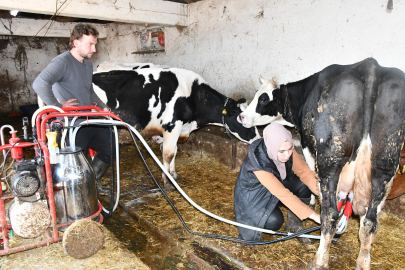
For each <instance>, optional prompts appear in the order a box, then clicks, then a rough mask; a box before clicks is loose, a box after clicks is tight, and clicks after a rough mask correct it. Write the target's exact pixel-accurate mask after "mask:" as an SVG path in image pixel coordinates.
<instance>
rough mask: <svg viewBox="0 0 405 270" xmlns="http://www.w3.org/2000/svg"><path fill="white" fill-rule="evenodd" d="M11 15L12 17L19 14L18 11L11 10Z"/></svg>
mask: <svg viewBox="0 0 405 270" xmlns="http://www.w3.org/2000/svg"><path fill="white" fill-rule="evenodd" d="M10 14H11V16H14V17H15V16H17V14H18V10H10Z"/></svg>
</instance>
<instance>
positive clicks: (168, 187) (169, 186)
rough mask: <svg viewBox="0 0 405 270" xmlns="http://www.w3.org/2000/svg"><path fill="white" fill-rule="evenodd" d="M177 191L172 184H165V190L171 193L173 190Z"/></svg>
mask: <svg viewBox="0 0 405 270" xmlns="http://www.w3.org/2000/svg"><path fill="white" fill-rule="evenodd" d="M175 189H176V188H175V187H174V186H173V185H172V184H171V183H167V184H165V190H166V191H171V190H175Z"/></svg>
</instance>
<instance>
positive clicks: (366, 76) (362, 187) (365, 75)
mask: <svg viewBox="0 0 405 270" xmlns="http://www.w3.org/2000/svg"><path fill="white" fill-rule="evenodd" d="M356 68H357V72H358V74H359V77H360V78H362V80H363V83H364V89H363V136H362V141H361V143H360V146H359V148H358V151H357V159H356V166H355V170H354V176H355V177H354V179H355V180H354V201H353V211H354V213H356V214H358V215H360V216H362V215H364V214H365V213H366V207H367V206H368V204H369V203H370V199H371V154H372V142H371V138H370V134H371V124H372V119H373V115H374V104H375V102H376V97H377V92H378V80H377V78H378V73H379V65H378V63H377V61H376V60H375V59H373V58H368V59H366V60H364V61H362V62H361V63H359V65H358V66H357V67H356Z"/></svg>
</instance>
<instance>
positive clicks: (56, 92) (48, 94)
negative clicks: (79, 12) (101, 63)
mask: <svg viewBox="0 0 405 270" xmlns="http://www.w3.org/2000/svg"><path fill="white" fill-rule="evenodd" d="M92 76H93V66H92V64H91V63H90V61H89V60H87V59H84V61H83V63H81V62H79V61H78V60H77V59H76V58H74V56H73V55H72V54H71V53H70V52H69V51H67V52H64V53H62V54H60V55H58V56H56V57H55V58H54V59H52V61H51V62H50V63H49V65H48V66H47V67H46V68H45V69H44V70H43V71H42V72H41V73H40V74H39V75H38V77H37V78H36V79H35V81H34V83H33V84H32V87H33V88H34V90H35V92H36V93H37V94H38V96H39V97H40V98H41V99H42V100H43V101H44V102H45V104H46V105H54V106H57V107H59V108H62V104H60V103H59V102H58V100H59V101H60V102H65V101H67V100H69V99H73V98H76V99H77V101H78V102H79V105H78V106H92V105H96V106H98V107H100V108H101V109H104V108H105V107H107V106H106V105H105V104H104V103H103V102H102V101H101V100H100V98H99V97H98V96H97V95H96V93H95V92H94V90H93V85H92Z"/></svg>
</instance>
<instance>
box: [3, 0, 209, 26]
mask: <svg viewBox="0 0 405 270" xmlns="http://www.w3.org/2000/svg"><path fill="white" fill-rule="evenodd" d="M163 1H166V2H175V3H180V4H186V5H188V4H192V3H195V2H198V1H202V0H163ZM45 13H46V12H44V14H41V13H40V11H39V12H36V13H28V12H18V14H17V16H12V15H11V14H10V11H9V10H2V9H0V19H13V18H22V19H37V20H49V19H52V20H54V21H57V22H60V23H65V22H89V23H100V24H106V23H111V22H116V21H117V20H114V19H112V20H108V19H107V20H106V19H103V20H100V19H89V18H85V17H69V16H60V15H57V16H54V17H53V16H52V15H49V13H48V14H45Z"/></svg>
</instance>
